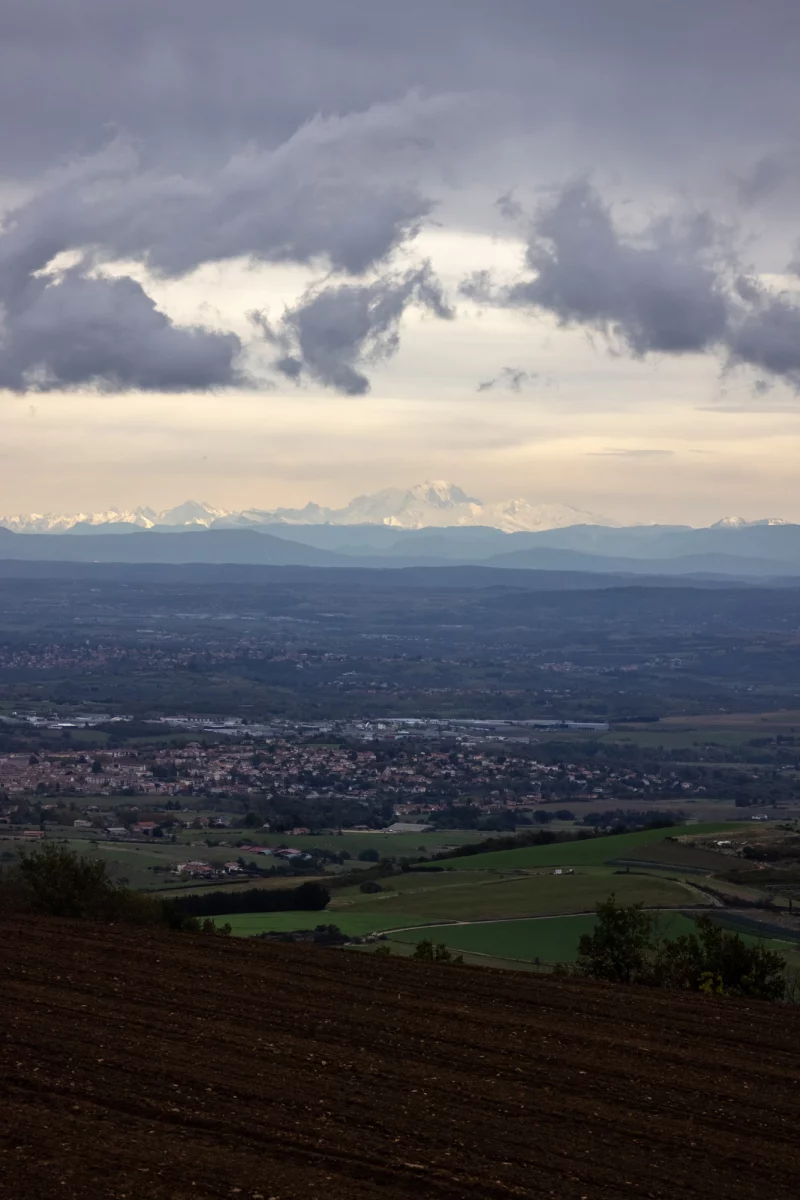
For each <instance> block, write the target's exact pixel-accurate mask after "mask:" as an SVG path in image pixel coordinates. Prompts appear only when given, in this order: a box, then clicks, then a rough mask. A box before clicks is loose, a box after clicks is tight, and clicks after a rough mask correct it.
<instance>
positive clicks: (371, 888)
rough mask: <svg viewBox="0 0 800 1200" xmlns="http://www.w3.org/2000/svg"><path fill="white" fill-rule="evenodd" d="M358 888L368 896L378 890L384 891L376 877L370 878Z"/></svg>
mask: <svg viewBox="0 0 800 1200" xmlns="http://www.w3.org/2000/svg"><path fill="white" fill-rule="evenodd" d="M358 890H359V891H360V892H364V893H365V895H367V896H373V895H374V894H375V893H376V892H382V891H383V888H382V887H381V885H380V884H379V883H378V882H377V881H376V880H375V879H368V880H367V881H366V883H362V884H361V886H360V887H359V889H358Z"/></svg>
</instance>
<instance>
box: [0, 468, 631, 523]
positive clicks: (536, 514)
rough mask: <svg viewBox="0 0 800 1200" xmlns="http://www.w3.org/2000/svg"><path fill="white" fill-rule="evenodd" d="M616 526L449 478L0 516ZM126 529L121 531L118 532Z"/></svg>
mask: <svg viewBox="0 0 800 1200" xmlns="http://www.w3.org/2000/svg"><path fill="white" fill-rule="evenodd" d="M579 524H590V525H600V526H609V527H611V526H614V525H615V524H616V522H615V521H612V520H610V519H609V518H608V517H604V516H602V515H601V514H599V513H592V512H587V511H586V510H584V509H580V508H576V507H574V506H573V505H569V504H562V503H545V504H538V505H536V504H531V503H530V502H529V501H528V500H526V499H525V498H523V497H516V498H513V499H510V500H500V501H496V502H493V503H489V504H484V503H483V502H482V501H481V500H478V499H476V498H475V497H474V496H470V495H468V493H467V492H465V491H464V490H463V489H462V488H460V487H459V486H458V485H457V484H454V483H450V482H448V481H447V480H428V481H426V482H424V483H418V484H414V485H413V486H411V487H408V488H384V489H383V490H381V491H379V492H373V493H368V494H363V495H359V496H355V497H354V498H353V499H352V500H351V501H349V503H348V504H346V505H344V506H343V507H342V508H330V507H327V506H324V505H319V504H315V503H313V502H309V503H308V504H306V505H305V506H304V507H303V508H276V509H259V508H247V509H241V510H234V509H225V508H218V507H215V506H214V505H211V504H209V503H208V502H206V501H197V500H186V501H184V502H183V503H182V504H178V505H175V506H174V507H173V508H169V509H165V510H162V511H157V510H155V509H153V508H151V507H149V506H146V505H140V506H139V507H137V508H133V509H120V508H117V507H111V508H108V509H104V510H101V511H99V512H94V513H88V512H76V513H65V512H63V513H16V514H12V515H9V516H0V525H2V526H4V527H5V528H6V529H10V530H11V531H12V532H14V533H35V534H42V533H54V534H55V533H68V532H69V531H70V530H71V529H73V528H74V527H75V526H76V525H81V526H92V527H98V526H120V525H122V526H135V527H137V528H139V529H153V528H156V527H158V528H164V527H170V528H183V529H187V528H206V529H208V528H211V527H216V528H228V529H230V528H242V529H246V528H253V527H258V526H264V525H288V526H294V525H299V526H303V525H376V526H386V527H389V528H394V529H427V528H457V527H478V526H480V527H489V528H493V529H500V530H502V531H503V532H504V533H515V532H536V531H538V530H545V529H563V528H566V527H567V526H569V525H579ZM120 532H122V530H120Z"/></svg>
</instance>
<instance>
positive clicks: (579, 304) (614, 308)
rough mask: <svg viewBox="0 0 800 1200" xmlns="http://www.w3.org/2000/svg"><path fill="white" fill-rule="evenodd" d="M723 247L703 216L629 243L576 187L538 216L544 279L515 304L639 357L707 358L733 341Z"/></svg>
mask: <svg viewBox="0 0 800 1200" xmlns="http://www.w3.org/2000/svg"><path fill="white" fill-rule="evenodd" d="M717 242H718V232H717V230H716V228H715V226H714V225H713V223H712V222H711V221H710V219H709V218H708V217H706V216H704V215H702V214H700V215H697V216H695V217H692V218H691V219H688V220H686V221H683V222H680V221H677V220H663V221H660V222H657V223H655V224H653V225H651V226H650V228H649V229H647V230H646V231H645V233H644V235H643V236H642V235H638V236H637V237H635V238H633V237H632V238H626V237H623V236H622V235H620V233H619V232H618V231H617V229H616V228H615V226H614V223H613V221H612V218H611V214H610V212H609V210H608V209H607V208H606V207H605V206H604V205H603V204H602V202H601V201H600V199H599V197H598V196H597V194H596V192H595V191H594V190H593V189H592V188H591V187H590V186H589V184H588V183H586V182H578V183H573V184H570V185H569V186H568V187H566V188H564V190H563V191H562V192H561V193H560V194H559V195H558V196H557V197H556V199H555V201H554V202H553V203H551V204H548V205H545V206H543V207H542V209H541V210H540V211H539V213H538V214H537V217H536V219H535V221H534V225H533V234H532V237H531V240H530V243H529V245H528V249H527V253H526V259H527V265H528V266H529V267H530V268H531V269H533V270H534V271H535V272H536V275H535V278H533V279H531V280H529V281H526V282H523V283H518V284H516V285H515V286H513V287H511V288H509V289H508V290H507V292H506V294H505V300H506V303H507V304H509V305H515V306H527V305H530V306H532V307H536V308H543V309H545V310H547V311H549V312H551V313H553V314H554V315H555V316H556V317H557V318H558V319H559V321H560V322H561V323H562V324H564V325H569V324H582V325H587V326H591V327H593V328H595V329H598V330H600V331H601V332H603V333H606V334H609V335H613V336H615V337H616V338H618V339H619V340H620V341H621V342H622V343H623V344H624V345H626V346H627V348H628V349H629V350H630V352H631V353H633V354H634V355H643V354H647V353H649V352H651V351H662V352H664V353H671V354H681V353H686V352H696V351H698V350H704V349H706V348H707V347H708V346H711V345H714V344H716V343H717V342H719V341H720V340H721V338H722V337H723V336H724V333H725V328H726V323H727V315H728V314H727V306H726V300H725V296H724V294H723V293H722V290H721V286H720V280H719V277H718V274H717V270H716V269H715V263H714V254H715V251H716V250H717Z"/></svg>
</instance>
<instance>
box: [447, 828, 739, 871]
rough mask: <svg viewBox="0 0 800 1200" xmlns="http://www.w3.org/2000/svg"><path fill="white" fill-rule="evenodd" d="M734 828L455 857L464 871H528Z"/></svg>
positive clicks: (592, 862)
mask: <svg viewBox="0 0 800 1200" xmlns="http://www.w3.org/2000/svg"><path fill="white" fill-rule="evenodd" d="M731 828H736V826H732V825H731V824H730V823H727V824H726V823H724V822H708V823H706V824H697V825H687V826H686V827H685V828H682V829H642V830H637V832H635V833H623V834H618V835H616V836H614V837H598V838H587V839H586V841H571V842H558V843H555V844H554V845H551V846H526V847H524V848H523V849H521V850H496V851H492V852H490V853H488V854H475V855H470V856H468V857H465V858H461V859H458V860H457V861H458V864H459V869H460V870H463V871H493V870H498V871H510V870H514V869H516V870H523V871H530V870H534V869H536V868H537V867H581V866H582V867H586V866H599V865H600V864H601V863H605V862H610V861H611V860H612V859H616V858H624V857H625V856H626V855H627V854H629V853H630V852H631V851H633V850H638V849H639V848H640V847H641V846H647V845H650V844H651V843H656V842H662V841H664V839H665V838H669V837H675V836H676V835H679V834H680V835H684V834H692V835H695V834H697V835H701V834H705V833H717V832H718V831H720V830H730V829H731Z"/></svg>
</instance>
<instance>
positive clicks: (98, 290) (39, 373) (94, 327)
mask: <svg viewBox="0 0 800 1200" xmlns="http://www.w3.org/2000/svg"><path fill="white" fill-rule="evenodd" d="M240 350H241V345H240V342H239V339H238V338H237V337H235V336H234V335H233V334H221V333H212V332H210V331H208V330H205V329H198V328H191V327H181V326H177V325H174V324H173V323H172V322H171V321H170V320H169V318H168V317H166V316H165V315H164V314H163V313H161V312H159V311H158V309H157V308H156V307H155V305H154V303H153V301H152V300H151V299H150V297H149V296H147V294H146V293H145V292H144V291H143V289H142V287H141V286H140V285H139V284H138V283H136V282H135V280H133V279H129V278H116V279H109V278H86V277H85V276H82V275H81V274H80V273H79V272H77V271H67V272H65V273H64V274H63V276H62V278H61V279H60V280H58V281H52V280H48V279H46V278H38V279H32V280H31V281H30V282H29V283H28V285H27V286H26V287H25V288H24V289H23V290H22V291H21V292H19V293H18V294H17V295H16V297H15V304H14V308H13V310H12V311H11V312H10V313H9V314H8V315H7V317H6V321H5V326H4V329H3V333H2V345H0V387H3V388H8V389H10V390H11V391H17V392H24V391H50V390H53V389H56V388H57V389H69V388H73V387H79V386H87V385H88V386H96V387H100V388H101V389H105V390H113V391H128V390H132V389H136V390H140V391H153V390H155V391H177V392H182V391H205V390H207V389H209V388H217V387H230V386H232V385H234V384H237V383H239V382H241V379H240V377H239V375H238V373H237V370H236V366H235V361H236V357H237V355H238V353H239V351H240Z"/></svg>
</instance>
